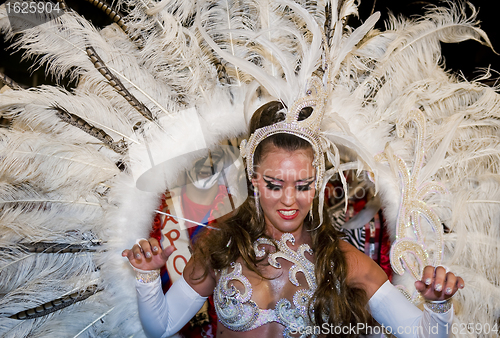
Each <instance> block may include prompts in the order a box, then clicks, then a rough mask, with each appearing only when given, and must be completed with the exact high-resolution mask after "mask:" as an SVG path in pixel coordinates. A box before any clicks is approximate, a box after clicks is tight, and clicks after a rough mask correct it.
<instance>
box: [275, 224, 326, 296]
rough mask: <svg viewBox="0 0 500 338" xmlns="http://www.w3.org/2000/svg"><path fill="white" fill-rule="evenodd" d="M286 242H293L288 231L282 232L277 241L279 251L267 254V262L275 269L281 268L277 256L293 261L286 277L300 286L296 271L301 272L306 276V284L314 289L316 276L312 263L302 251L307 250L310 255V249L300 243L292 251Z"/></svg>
mask: <svg viewBox="0 0 500 338" xmlns="http://www.w3.org/2000/svg"><path fill="white" fill-rule="evenodd" d="M286 242H291V243H292V244H295V238H294V237H293V235H292V234H290V233H284V234H283V235H282V236H281V240H280V241H279V242H278V249H279V251H277V252H274V253H271V254H269V264H271V265H272V266H274V267H275V268H277V269H280V268H281V264H280V263H278V261H277V260H276V259H277V258H283V259H286V260H287V261H290V262H292V263H294V264H293V265H292V267H291V268H290V270H289V271H288V278H289V279H290V282H292V284H293V285H295V286H300V284H299V282H298V281H297V276H296V275H297V273H298V272H302V273H303V274H304V276H305V277H306V281H307V284H308V285H309V288H310V289H313V290H315V289H316V287H317V286H316V276H315V275H314V264H313V263H312V262H311V261H310V260H308V259H307V258H306V257H305V255H304V253H305V252H307V253H309V254H310V255H312V254H313V251H312V249H311V248H310V247H309V245H307V244H301V245H300V246H299V248H298V249H297V251H293V250H292V249H290V247H289V246H288V245H287V244H286Z"/></svg>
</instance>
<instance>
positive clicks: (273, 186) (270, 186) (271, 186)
mask: <svg viewBox="0 0 500 338" xmlns="http://www.w3.org/2000/svg"><path fill="white" fill-rule="evenodd" d="M262 179H263V180H264V182H266V188H267V189H269V190H280V189H281V188H283V186H282V185H280V184H275V183H274V182H273V181H275V179H273V178H270V177H268V178H266V177H263V178H262Z"/></svg>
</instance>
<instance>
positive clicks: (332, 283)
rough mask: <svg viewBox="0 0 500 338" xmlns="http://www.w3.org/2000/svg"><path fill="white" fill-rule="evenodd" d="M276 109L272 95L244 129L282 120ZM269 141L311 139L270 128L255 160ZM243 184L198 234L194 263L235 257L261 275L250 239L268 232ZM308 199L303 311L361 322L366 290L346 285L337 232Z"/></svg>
mask: <svg viewBox="0 0 500 338" xmlns="http://www.w3.org/2000/svg"><path fill="white" fill-rule="evenodd" d="M282 109H283V105H282V104H281V103H280V102H275V101H273V102H270V103H268V104H266V105H264V106H262V107H261V108H259V110H257V111H256V112H255V113H254V115H253V116H252V119H251V121H250V133H253V132H254V131H255V130H256V129H258V128H261V127H263V126H267V125H271V124H273V123H276V122H279V121H282V120H283V119H284V114H283V113H281V112H280V111H281V110H282ZM310 113H311V111H310V110H309V109H304V111H303V112H302V113H301V114H302V115H303V116H300V115H299V119H301V118H306V117H307V116H308V115H309V114H310ZM271 145H274V146H275V147H278V148H280V149H283V150H286V151H295V150H298V149H311V145H310V144H309V143H308V142H307V141H306V140H304V139H301V138H299V137H296V136H293V135H289V134H275V135H272V136H270V137H268V138H266V139H265V140H263V141H262V142H261V143H260V144H259V146H258V147H257V149H256V151H255V154H254V163H255V164H256V165H258V164H259V163H260V161H261V159H262V155H263V154H265V153H266V148H268V147H269V146H271ZM248 187H249V198H248V199H247V200H246V201H245V202H244V203H243V204H242V205H241V206H240V207H239V208H238V209H237V210H236V211H235V213H234V214H233V215H231V216H230V217H229V218H228V219H226V220H222V221H218V224H217V227H218V228H219V229H220V230H219V231H218V230H208V231H206V232H205V234H200V237H199V240H197V243H196V246H195V252H194V255H193V257H194V259H195V260H196V261H197V262H199V263H200V264H204V265H205V266H206V260H207V259H208V260H209V266H210V268H212V269H214V270H219V269H222V268H225V267H228V266H230V264H231V263H232V262H235V261H236V260H237V259H238V258H240V257H241V258H242V259H243V261H244V262H245V265H246V266H247V268H248V269H250V270H252V271H254V272H256V273H257V274H258V275H260V276H262V274H261V273H260V272H259V271H258V269H257V264H258V263H259V262H261V261H262V258H257V257H256V255H255V252H254V249H253V243H254V242H255V241H256V240H257V239H258V238H261V237H266V238H269V236H267V235H266V234H265V230H266V227H265V223H264V220H263V218H262V217H260V218H259V217H257V210H256V208H255V201H254V198H253V192H252V185H251V184H250V183H249V184H248ZM313 203H314V207H313V213H314V214H313V217H312V220H311V219H310V218H309V217H306V219H305V220H304V227H305V229H307V230H309V231H310V234H311V239H312V249H313V251H314V254H315V258H316V262H315V274H316V281H317V285H318V287H317V289H316V290H315V292H314V295H313V297H312V298H311V306H310V308H309V310H310V311H309V315H310V317H311V319H312V320H313V321H314V323H315V325H318V326H320V327H321V326H322V325H323V323H328V324H329V325H330V324H334V325H347V326H348V325H353V326H356V324H357V323H366V322H367V321H368V319H369V318H370V315H369V314H368V311H367V309H366V303H367V296H366V293H365V291H364V290H362V289H359V288H353V287H350V286H348V285H347V262H346V258H345V255H344V253H343V252H342V251H341V250H340V246H339V241H340V237H341V234H340V233H339V232H338V231H337V230H335V228H334V227H333V226H332V225H331V224H330V221H329V217H328V216H327V215H326V212H325V211H323V224H322V225H321V226H318V225H319V214H318V207H317V204H318V198H315V200H314V202H313ZM322 210H323V209H322ZM261 212H262V211H261ZM270 239H271V238H270ZM207 273H208V268H207V270H206V271H205V274H207ZM262 277H264V276H262ZM346 331H347V330H346ZM349 332H350V331H349ZM332 335H333V334H332ZM343 336H345V337H349V336H357V335H349V334H345V335H343Z"/></svg>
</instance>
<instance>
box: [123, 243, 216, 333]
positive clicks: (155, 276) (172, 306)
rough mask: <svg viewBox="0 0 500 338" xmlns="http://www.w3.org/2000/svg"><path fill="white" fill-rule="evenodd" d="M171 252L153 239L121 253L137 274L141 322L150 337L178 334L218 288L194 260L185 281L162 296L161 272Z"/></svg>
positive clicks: (187, 271) (175, 284)
mask: <svg viewBox="0 0 500 338" xmlns="http://www.w3.org/2000/svg"><path fill="white" fill-rule="evenodd" d="M172 252H173V248H172V247H168V248H166V249H165V250H162V249H161V246H160V245H159V243H158V241H157V240H156V239H154V238H150V239H149V240H145V239H143V240H141V241H140V242H139V244H136V245H134V247H133V248H132V249H131V250H125V251H124V252H123V253H122V256H124V257H127V258H128V259H129V261H130V264H132V266H133V267H134V269H135V270H136V279H137V282H136V290H137V298H138V300H137V301H138V307H139V318H140V320H141V323H142V326H143V328H144V332H145V333H146V336H148V337H168V336H170V335H172V334H175V333H176V332H178V331H179V330H180V329H181V328H182V327H183V326H184V325H185V324H186V323H187V322H189V320H190V319H191V318H192V317H193V316H194V315H195V314H196V313H197V312H198V310H199V309H200V308H201V307H202V306H203V303H204V302H205V300H206V298H207V296H208V295H210V294H211V293H212V292H213V288H214V285H215V279H214V278H213V275H211V274H204V271H205V268H204V267H203V266H198V265H199V264H195V263H194V261H193V260H192V259H191V260H190V261H189V262H188V264H187V265H186V267H185V268H184V272H183V276H182V278H180V279H179V280H177V281H176V282H175V283H174V284H173V285H172V286H171V287H170V289H169V290H168V292H167V293H166V294H165V295H163V291H162V287H161V280H160V277H159V268H160V267H161V266H164V265H165V262H166V261H167V259H168V257H169V256H170V255H171V253H172ZM198 277H199V278H198Z"/></svg>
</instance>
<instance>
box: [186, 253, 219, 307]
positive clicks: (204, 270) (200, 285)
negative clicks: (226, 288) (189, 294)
mask: <svg viewBox="0 0 500 338" xmlns="http://www.w3.org/2000/svg"><path fill="white" fill-rule="evenodd" d="M182 275H183V277H184V279H185V280H186V282H187V283H188V284H189V285H190V286H191V287H192V288H193V290H195V291H196V292H197V293H198V294H199V295H200V296H202V297H208V296H210V295H211V294H212V293H213V291H214V288H215V273H214V271H213V269H212V268H211V267H208V266H206V265H203V264H201V263H200V262H197V261H196V260H194V259H193V257H191V259H190V260H189V261H188V263H187V264H186V267H185V268H184V271H183V272H182Z"/></svg>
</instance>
